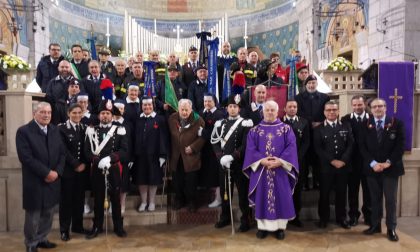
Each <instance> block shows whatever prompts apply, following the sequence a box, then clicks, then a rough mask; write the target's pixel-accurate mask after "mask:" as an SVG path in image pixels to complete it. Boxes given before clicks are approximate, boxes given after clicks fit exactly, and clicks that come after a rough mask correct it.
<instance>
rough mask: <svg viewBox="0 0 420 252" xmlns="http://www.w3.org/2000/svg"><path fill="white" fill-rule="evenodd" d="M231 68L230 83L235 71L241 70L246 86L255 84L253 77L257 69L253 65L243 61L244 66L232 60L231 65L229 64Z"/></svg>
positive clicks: (255, 75)
mask: <svg viewBox="0 0 420 252" xmlns="http://www.w3.org/2000/svg"><path fill="white" fill-rule="evenodd" d="M230 70H231V76H230V77H231V79H230V83H233V78H234V76H235V72H236V71H242V72H243V73H244V74H245V83H246V85H245V86H246V87H249V86H253V85H254V84H255V79H256V78H257V70H256V69H255V67H254V66H253V65H251V64H249V63H247V62H246V63H245V64H244V66H242V65H241V64H240V63H239V61H236V62H233V63H232V65H230Z"/></svg>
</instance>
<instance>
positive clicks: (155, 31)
mask: <svg viewBox="0 0 420 252" xmlns="http://www.w3.org/2000/svg"><path fill="white" fill-rule="evenodd" d="M156 34H157V27H156V18H155V35H156Z"/></svg>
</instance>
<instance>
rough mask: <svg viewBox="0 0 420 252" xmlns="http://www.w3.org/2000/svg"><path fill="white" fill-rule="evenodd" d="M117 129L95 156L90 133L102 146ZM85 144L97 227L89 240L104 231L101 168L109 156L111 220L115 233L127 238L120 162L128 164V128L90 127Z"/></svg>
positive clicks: (103, 190) (102, 176)
mask: <svg viewBox="0 0 420 252" xmlns="http://www.w3.org/2000/svg"><path fill="white" fill-rule="evenodd" d="M114 126H115V127H116V129H115V131H114V132H113V133H112V136H111V138H110V139H109V141H108V142H107V143H106V145H105V146H104V148H103V149H102V151H101V152H100V153H99V155H95V154H94V153H93V150H92V146H91V141H90V139H91V137H90V136H89V131H92V130H93V132H92V134H93V136H94V137H97V138H98V140H99V141H98V142H99V144H100V143H101V142H102V141H103V140H104V138H105V137H106V135H107V133H108V131H110V130H111V129H112V127H114ZM86 135H88V136H87V137H86V141H85V155H86V157H87V159H88V161H89V162H91V163H92V190H93V192H94V195H95V206H94V213H95V217H94V221H93V222H94V224H93V229H92V231H91V232H90V233H89V234H88V236H87V237H86V238H88V239H92V238H94V237H96V236H97V235H98V234H99V233H100V232H102V226H103V222H104V200H105V178H104V174H103V171H102V169H99V168H98V164H99V161H100V160H101V159H102V158H104V157H107V156H109V157H110V158H111V167H110V168H109V175H108V183H109V184H108V194H109V195H110V198H111V204H112V221H113V223H114V232H115V233H116V234H117V235H118V236H120V237H124V236H126V235H127V234H126V233H125V231H124V230H123V219H122V217H121V203H120V190H121V172H122V165H121V163H123V162H127V158H128V139H127V135H126V129H125V127H124V126H121V125H119V126H117V125H113V124H111V123H110V124H107V125H102V124H100V125H98V126H95V127H93V128H92V127H89V128H88V130H87V131H86Z"/></svg>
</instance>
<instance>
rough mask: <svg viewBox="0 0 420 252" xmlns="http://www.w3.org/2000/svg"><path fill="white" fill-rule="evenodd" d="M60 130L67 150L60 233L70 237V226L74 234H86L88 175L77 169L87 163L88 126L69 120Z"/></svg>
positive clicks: (62, 181) (62, 185)
mask: <svg viewBox="0 0 420 252" xmlns="http://www.w3.org/2000/svg"><path fill="white" fill-rule="evenodd" d="M58 128H59V130H60V135H61V139H62V141H63V143H64V146H65V148H66V165H65V167H64V172H63V176H62V178H61V198H60V208H59V218H60V232H61V233H62V234H63V233H65V234H64V235H67V236H68V232H69V230H70V226H71V230H72V232H75V233H84V229H83V209H84V208H83V203H84V199H85V188H86V183H87V180H88V176H87V175H88V174H87V173H86V171H82V172H76V171H75V169H76V168H77V167H78V166H79V165H81V164H83V163H86V160H85V158H84V154H83V146H84V140H85V130H86V126H85V125H84V124H81V123H79V124H74V123H72V122H70V120H67V122H65V123H62V124H59V125H58ZM87 168H88V166H87V165H86V169H87ZM62 238H63V237H62Z"/></svg>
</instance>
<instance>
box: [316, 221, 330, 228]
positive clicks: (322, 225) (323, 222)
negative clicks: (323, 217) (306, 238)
mask: <svg viewBox="0 0 420 252" xmlns="http://www.w3.org/2000/svg"><path fill="white" fill-rule="evenodd" d="M327 226H328V224H327V222H326V221H319V222H318V227H319V228H327Z"/></svg>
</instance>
